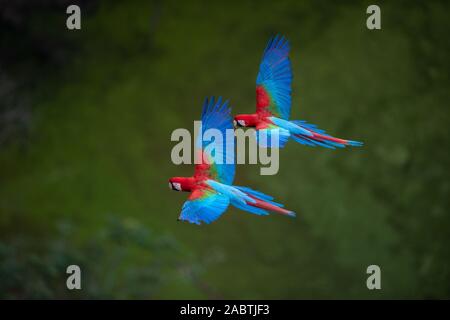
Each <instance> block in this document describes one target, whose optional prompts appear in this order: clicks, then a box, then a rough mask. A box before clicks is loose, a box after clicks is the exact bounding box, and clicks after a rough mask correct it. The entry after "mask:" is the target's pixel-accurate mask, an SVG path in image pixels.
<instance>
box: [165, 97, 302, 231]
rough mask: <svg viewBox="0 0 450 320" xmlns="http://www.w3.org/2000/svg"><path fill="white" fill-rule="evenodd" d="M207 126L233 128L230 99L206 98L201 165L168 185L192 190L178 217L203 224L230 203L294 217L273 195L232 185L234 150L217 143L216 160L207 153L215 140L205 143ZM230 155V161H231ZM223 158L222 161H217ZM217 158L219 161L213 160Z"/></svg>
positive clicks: (261, 212) (199, 144) (200, 141)
mask: <svg viewBox="0 0 450 320" xmlns="http://www.w3.org/2000/svg"><path fill="white" fill-rule="evenodd" d="M208 129H217V130H219V131H220V132H221V133H222V136H223V137H225V134H226V130H227V129H231V130H233V129H234V128H233V124H232V116H231V110H230V108H229V106H228V101H225V102H224V103H223V104H222V99H221V98H220V97H219V98H218V99H217V101H215V100H214V97H212V98H211V99H210V100H208V98H206V99H205V102H204V104H203V112H202V126H201V133H200V134H199V136H198V139H197V142H196V143H197V147H198V148H197V149H198V152H199V159H200V160H201V161H199V162H200V164H196V165H195V170H194V176H192V177H174V178H170V179H169V187H170V188H171V189H172V190H175V191H186V192H190V195H189V198H188V200H187V201H186V202H185V203H184V205H183V208H182V210H181V214H180V216H179V218H178V220H183V221H188V222H190V223H195V224H201V223H202V222H205V223H211V222H213V221H215V220H216V219H218V218H219V217H220V216H221V215H222V213H224V212H225V210H226V209H227V208H228V206H229V205H230V204H231V205H233V206H235V207H236V208H238V209H241V210H244V211H247V212H250V213H254V214H256V215H268V214H269V212H268V211H273V212H277V213H280V214H283V215H288V216H292V217H295V213H294V212H292V211H290V210H286V209H284V208H283V205H282V204H279V203H276V202H274V201H272V200H273V197H271V196H268V195H265V194H263V193H261V192H259V191H255V190H252V189H250V188H247V187H240V186H234V185H232V183H233V180H234V173H235V164H234V148H233V153H231V154H230V153H229V152H225V151H226V146H225V144H221V145H219V143H217V145H215V146H214V147H216V148H215V154H214V159H213V158H212V152H211V154H208V153H207V152H205V148H206V147H207V146H208V145H210V144H211V143H212V144H214V143H216V141H215V140H214V141H212V142H209V143H208V142H205V141H203V139H202V136H203V134H204V132H206V131H207V130H208ZM233 139H234V135H233ZM230 157H231V161H230ZM218 159H221V160H222V161H217V160H218ZM214 160H216V161H214Z"/></svg>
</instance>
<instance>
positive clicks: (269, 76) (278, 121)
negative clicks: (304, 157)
mask: <svg viewBox="0 0 450 320" xmlns="http://www.w3.org/2000/svg"><path fill="white" fill-rule="evenodd" d="M289 49H290V46H289V42H288V41H287V40H286V39H285V38H284V37H280V36H278V35H277V36H275V37H274V38H271V39H270V40H269V42H268V44H267V47H266V49H265V50H264V54H263V57H262V61H261V64H260V66H259V73H258V77H257V78H256V113H253V114H240V115H237V116H236V117H235V118H234V124H235V126H240V127H254V128H256V130H257V136H256V137H257V139H258V142H259V144H260V145H261V146H264V147H271V146H273V145H271V144H270V141H271V140H270V137H271V134H272V133H274V132H276V133H277V134H278V137H277V138H278V139H277V140H278V141H277V146H279V147H280V148H282V147H284V145H285V144H286V142H287V141H288V140H289V138H292V139H293V140H294V141H297V142H298V143H301V144H304V145H309V146H321V147H326V148H331V149H335V148H336V147H339V148H343V147H345V146H362V143H361V142H358V141H351V140H344V139H339V138H334V137H332V136H330V135H328V134H326V133H325V131H324V130H321V129H318V128H317V127H316V126H315V125H313V124H309V123H307V122H306V121H304V120H289V116H290V112H291V87H292V84H291V83H292V70H291V62H290V60H289ZM272 129H279V130H275V131H274V130H272ZM262 133H264V135H262ZM262 137H265V139H263V138H262Z"/></svg>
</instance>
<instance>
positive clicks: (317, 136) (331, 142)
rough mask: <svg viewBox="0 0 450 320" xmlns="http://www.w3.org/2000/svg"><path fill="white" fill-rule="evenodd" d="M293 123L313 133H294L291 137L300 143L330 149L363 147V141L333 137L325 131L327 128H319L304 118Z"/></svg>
mask: <svg viewBox="0 0 450 320" xmlns="http://www.w3.org/2000/svg"><path fill="white" fill-rule="evenodd" d="M291 122H292V123H294V124H296V125H297V126H300V127H301V128H302V129H305V130H307V131H309V132H310V133H311V134H312V135H310V136H306V135H303V134H292V135H291V137H292V139H294V140H295V141H297V142H298V143H301V144H304V145H308V146H313V147H315V146H321V147H325V148H330V149H336V148H345V146H353V147H361V146H362V145H363V143H362V142H359V141H353V140H344V139H339V138H335V137H332V136H330V135H328V134H326V133H325V130H321V129H319V128H317V126H316V125H314V124H310V123H307V122H306V121H304V120H292V121H291Z"/></svg>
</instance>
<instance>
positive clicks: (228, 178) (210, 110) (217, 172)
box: [194, 97, 235, 184]
mask: <svg viewBox="0 0 450 320" xmlns="http://www.w3.org/2000/svg"><path fill="white" fill-rule="evenodd" d="M227 129H230V130H231V131H230V134H229V135H230V136H229V137H228V138H229V139H227V134H226V131H227ZM208 130H209V131H208ZM201 133H202V134H201V135H199V136H198V139H197V142H196V152H197V153H198V154H199V156H198V158H199V159H201V164H197V165H196V166H195V174H194V175H195V176H200V175H201V176H204V177H205V178H208V179H213V180H216V181H218V182H222V183H226V184H232V183H233V180H234V171H235V164H234V134H233V122H232V117H231V110H230V107H229V105H228V101H225V102H224V103H222V98H221V97H219V98H218V99H217V101H215V99H214V97H212V98H211V99H208V98H206V99H205V102H204V104H203V112H202V130H201ZM217 135H219V136H217ZM202 137H203V139H202ZM228 140H229V141H228Z"/></svg>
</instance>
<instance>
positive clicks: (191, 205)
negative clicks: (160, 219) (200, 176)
mask: <svg viewBox="0 0 450 320" xmlns="http://www.w3.org/2000/svg"><path fill="white" fill-rule="evenodd" d="M229 204H230V200H229V198H228V197H227V196H225V195H222V194H220V193H217V192H216V191H214V190H212V189H202V190H199V189H197V190H194V191H193V192H192V193H191V196H190V197H189V200H187V201H186V202H185V203H184V205H183V209H182V210H181V214H180V217H179V219H180V220H183V221H188V222H190V223H195V224H201V223H202V222H205V223H211V222H213V221H215V220H217V219H218V218H219V217H220V216H221V215H222V213H224V212H225V210H226V209H227V208H228V205H229Z"/></svg>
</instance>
